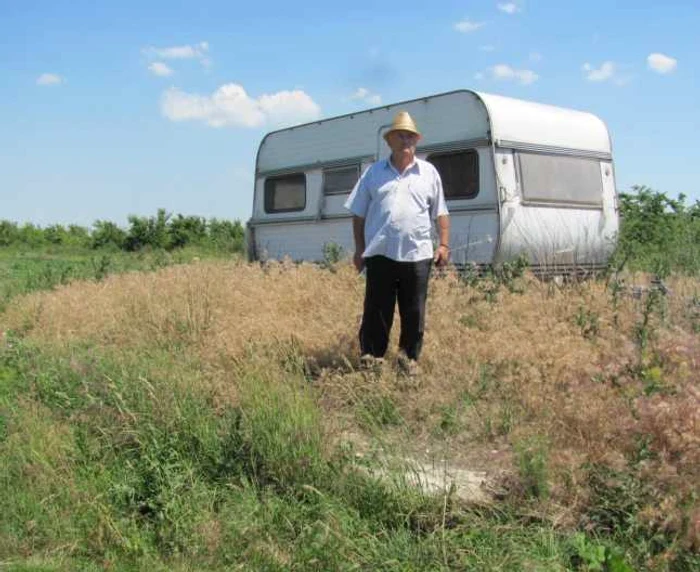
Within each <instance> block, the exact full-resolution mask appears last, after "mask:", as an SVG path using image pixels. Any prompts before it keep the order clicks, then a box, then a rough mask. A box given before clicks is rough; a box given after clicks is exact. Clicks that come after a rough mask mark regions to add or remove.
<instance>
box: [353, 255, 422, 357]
mask: <svg viewBox="0 0 700 572" xmlns="http://www.w3.org/2000/svg"><path fill="white" fill-rule="evenodd" d="M432 263H433V261H432V259H430V258H428V259H427V260H420V261H418V262H396V261H395V260H392V259H390V258H386V257H384V256H372V257H370V258H367V259H365V267H366V268H367V285H366V289H365V309H364V314H363V316H362V325H361V326H360V349H361V351H362V353H363V354H370V355H373V356H375V357H382V356H383V355H384V354H385V353H386V348H387V346H388V344H389V334H390V333H391V325H392V323H393V321H394V307H395V305H396V301H397V300H398V302H399V316H400V317H401V336H400V338H399V349H400V350H403V351H404V352H405V353H406V355H407V356H408V357H409V358H411V359H418V357H419V356H420V351H421V348H422V346H423V330H424V326H425V301H426V299H427V296H428V278H429V277H430V269H431V267H432Z"/></svg>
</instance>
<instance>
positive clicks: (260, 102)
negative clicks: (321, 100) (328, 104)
mask: <svg viewBox="0 0 700 572" xmlns="http://www.w3.org/2000/svg"><path fill="white" fill-rule="evenodd" d="M161 113H162V114H163V115H164V116H165V117H167V118H168V119H170V120H171V121H203V122H204V123H206V124H207V125H210V126H212V127H260V126H263V125H267V124H269V125H274V126H281V125H293V124H295V123H303V122H305V121H312V120H314V119H318V118H319V117H320V115H321V108H320V107H319V106H318V104H316V102H314V101H313V99H311V97H309V96H308V95H307V94H306V93H304V92H303V91H301V90H293V91H279V92H277V93H273V94H270V95H267V94H265V95H261V96H260V97H258V98H252V97H250V96H249V95H248V94H247V93H246V91H245V89H244V88H243V86H241V85H238V84H235V83H227V84H225V85H222V86H221V87H220V88H219V89H217V90H216V91H215V92H214V93H212V94H211V95H199V94H196V93H186V92H184V91H182V90H180V89H177V88H171V89H169V90H167V91H166V92H164V93H163V96H162V98H161Z"/></svg>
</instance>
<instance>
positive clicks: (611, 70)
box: [583, 62, 615, 81]
mask: <svg viewBox="0 0 700 572" xmlns="http://www.w3.org/2000/svg"><path fill="white" fill-rule="evenodd" d="M583 71H584V72H586V79H587V80H588V81H607V80H609V79H611V78H612V77H613V76H614V75H615V63H614V62H603V63H602V64H601V66H600V67H599V68H598V69H596V68H594V67H593V66H592V65H591V64H589V63H588V62H586V63H585V64H583Z"/></svg>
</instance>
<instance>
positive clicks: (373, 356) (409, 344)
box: [345, 111, 450, 375]
mask: <svg viewBox="0 0 700 572" xmlns="http://www.w3.org/2000/svg"><path fill="white" fill-rule="evenodd" d="M384 139H385V140H386V142H387V144H388V145H389V148H390V149H391V156H390V157H389V158H388V159H385V160H382V161H378V162H376V163H374V164H373V165H372V166H371V167H370V168H369V169H367V170H366V171H365V173H364V174H363V175H362V177H361V178H360V180H359V181H358V183H357V185H356V186H355V188H354V190H353V192H352V194H351V195H350V197H349V198H348V200H347V202H346V203H345V208H347V209H348V210H350V212H352V214H353V234H354V237H355V256H354V263H355V267H356V268H357V271H358V272H361V271H362V269H363V268H366V269H367V284H366V290H365V305H364V314H363V316H362V325H361V327H360V349H361V353H362V358H361V362H362V363H363V364H365V365H368V364H370V363H372V362H377V361H379V360H381V359H382V358H383V356H384V354H385V352H386V349H387V345H388V342H389V334H390V332H391V325H392V322H393V320H394V306H395V305H396V301H397V299H398V303H399V315H400V317H401V336H400V339H399V365H400V367H401V368H402V369H403V370H404V371H405V372H406V373H408V374H409V375H415V374H416V373H417V372H418V366H417V360H418V358H419V357H420V353H421V347H422V345H423V329H424V323H425V302H426V298H427V294H428V278H429V277H430V269H431V266H432V264H433V262H435V263H436V264H438V265H444V264H446V263H447V261H448V258H449V252H450V249H449V233H450V222H449V221H450V219H449V215H448V212H447V207H446V205H445V197H444V194H443V190H442V182H441V180H440V175H439V173H438V172H437V170H436V169H435V167H433V165H431V164H430V163H428V162H427V161H423V160H421V159H417V158H416V145H417V144H418V141H420V139H421V134H420V132H419V131H418V128H417V127H416V124H415V123H414V121H413V119H412V118H411V116H410V115H409V114H408V113H407V112H405V111H401V112H399V113H397V114H396V116H395V117H394V121H393V123H392V124H391V127H390V128H389V130H388V131H387V132H386V133H385V134H384ZM434 220H436V221H437V227H438V245H437V248H436V249H433V241H432V237H431V231H432V221H434Z"/></svg>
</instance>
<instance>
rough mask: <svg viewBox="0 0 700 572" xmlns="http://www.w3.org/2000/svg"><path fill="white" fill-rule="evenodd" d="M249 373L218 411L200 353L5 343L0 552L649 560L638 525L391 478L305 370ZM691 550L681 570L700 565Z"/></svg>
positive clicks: (325, 566)
mask: <svg viewBox="0 0 700 572" xmlns="http://www.w3.org/2000/svg"><path fill="white" fill-rule="evenodd" d="M236 371H237V377H236V378H235V379H232V380H231V383H235V384H236V385H237V387H238V388H239V392H240V395H239V400H238V402H236V403H235V404H233V403H230V404H228V405H226V406H219V407H218V408H217V409H216V411H214V409H213V408H212V402H211V400H212V394H211V391H210V389H208V387H209V386H208V385H207V383H206V379H205V378H206V373H204V370H203V368H202V367H201V364H200V363H198V362H197V360H196V359H193V358H188V357H187V356H186V355H181V354H179V355H172V354H170V353H168V352H152V353H151V354H150V355H148V356H143V355H138V354H136V353H132V354H128V353H123V352H109V351H107V350H105V349H99V348H95V347H84V346H74V347H71V348H66V349H63V350H60V351H58V350H50V349H48V348H45V347H44V348H42V349H39V348H37V347H33V346H31V345H30V344H28V343H26V342H22V341H21V340H10V343H9V344H8V345H7V346H6V347H5V348H4V349H3V350H2V351H1V352H0V415H1V417H0V418H1V419H2V422H1V423H0V428H1V429H0V458H2V459H3V463H2V465H0V490H2V491H3V492H2V495H1V496H0V515H1V516H0V563H1V564H2V565H3V566H4V567H5V568H6V569H9V570H75V569H84V570H92V569H98V567H99V566H102V565H104V563H109V566H110V569H115V570H138V569H144V568H146V567H148V568H150V569H153V570H192V569H196V570H221V569H229V568H230V569H235V568H236V567H244V568H245V569H253V570H290V569H291V570H294V569H298V570H336V569H348V570H349V569H358V568H359V569H372V570H375V569H377V570H427V569H430V570H439V569H455V570H465V569H466V570H516V569H517V570H527V569H529V570H569V569H582V570H585V569H591V570H595V569H600V570H607V569H609V570H631V569H633V568H630V567H629V566H632V565H633V564H636V565H639V564H640V563H642V562H643V559H642V558H643V557H646V556H648V554H647V553H645V550H646V549H648V546H646V547H642V548H643V549H642V548H636V545H635V544H633V543H631V542H630V538H632V536H630V537H629V538H628V537H625V536H624V531H625V530H627V529H625V528H624V527H623V528H621V527H620V526H618V527H617V529H619V530H620V531H621V532H618V533H616V534H617V536H615V534H613V535H611V534H605V535H604V536H603V537H600V538H599V537H596V536H592V535H586V534H584V533H581V532H579V533H575V534H571V533H566V532H563V531H559V530H556V529H555V528H554V527H553V526H552V525H551V524H549V523H548V522H546V521H545V520H538V519H536V518H535V519H533V518H532V517H530V516H527V514H528V510H527V506H523V505H518V504H517V503H510V502H505V503H503V504H502V505H501V506H500V507H499V508H488V509H486V508H481V509H478V508H475V507H469V506H465V505H462V504H460V503H458V502H456V500H455V499H452V498H448V499H444V498H442V497H430V496H424V495H422V494H421V493H420V492H419V491H417V490H415V489H413V488H411V487H410V486H408V485H406V484H405V483H403V482H402V479H395V480H393V481H386V480H380V479H377V478H374V477H372V476H371V473H368V472H367V471H366V470H364V469H362V468H361V467H359V466H358V465H357V464H356V460H355V458H354V456H352V455H350V454H347V453H343V450H342V449H340V448H338V449H334V448H330V447H329V446H328V445H327V444H326V442H325V440H324V436H323V431H322V428H321V422H320V421H321V413H320V410H319V409H318V406H317V404H316V402H315V399H314V397H313V394H312V392H311V391H312V390H311V388H310V387H309V385H308V382H307V381H306V380H305V379H304V378H303V376H302V375H293V374H289V373H284V372H283V373H280V372H275V371H269V372H267V373H261V372H260V370H259V369H256V368H249V369H247V368H246V367H239V368H238V369H237V370H236ZM280 375H285V376H287V377H285V378H284V379H280V377H279V376H280ZM538 446H539V445H538ZM533 447H534V445H532V444H528V446H527V448H525V447H524V448H523V450H522V451H523V452H522V455H523V459H522V464H523V467H522V470H523V471H525V472H527V473H528V474H529V475H530V477H531V479H532V481H533V487H536V486H539V483H540V482H541V481H542V477H541V471H542V470H543V468H542V465H541V463H540V460H539V459H540V457H541V455H542V454H543V453H542V450H541V449H540V448H537V447H534V448H533ZM600 494H601V495H603V494H605V492H604V491H602V492H601V493H600ZM618 494H619V491H618ZM610 502H611V501H610V498H608V497H606V498H605V502H603V501H601V513H600V514H598V515H594V516H596V518H597V519H598V520H597V521H596V522H602V520H601V519H603V518H604V517H605V515H608V516H609V514H610V510H607V509H609V508H610V507H609V503H610ZM620 502H621V501H620ZM606 510H607V512H606ZM613 524H615V523H613ZM618 524H619V523H618ZM603 532H604V531H603V530H602V528H601V534H603ZM632 532H634V531H632ZM683 558H687V559H690V560H688V562H687V563H686V564H684V565H683V566H681V567H679V568H677V569H679V570H681V569H686V570H691V569H693V567H694V566H695V565H696V564H698V560H697V559H695V560H693V559H692V558H694V557H692V556H689V555H688V554H684V555H683ZM679 562H680V560H679ZM628 563H631V564H628ZM612 564H615V565H616V566H617V567H616V568H613V567H610V566H612ZM598 565H600V567H599V568H596V567H595V566H598ZM605 566H608V567H607V568H605ZM623 566H628V567H626V568H625V567H623Z"/></svg>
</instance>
